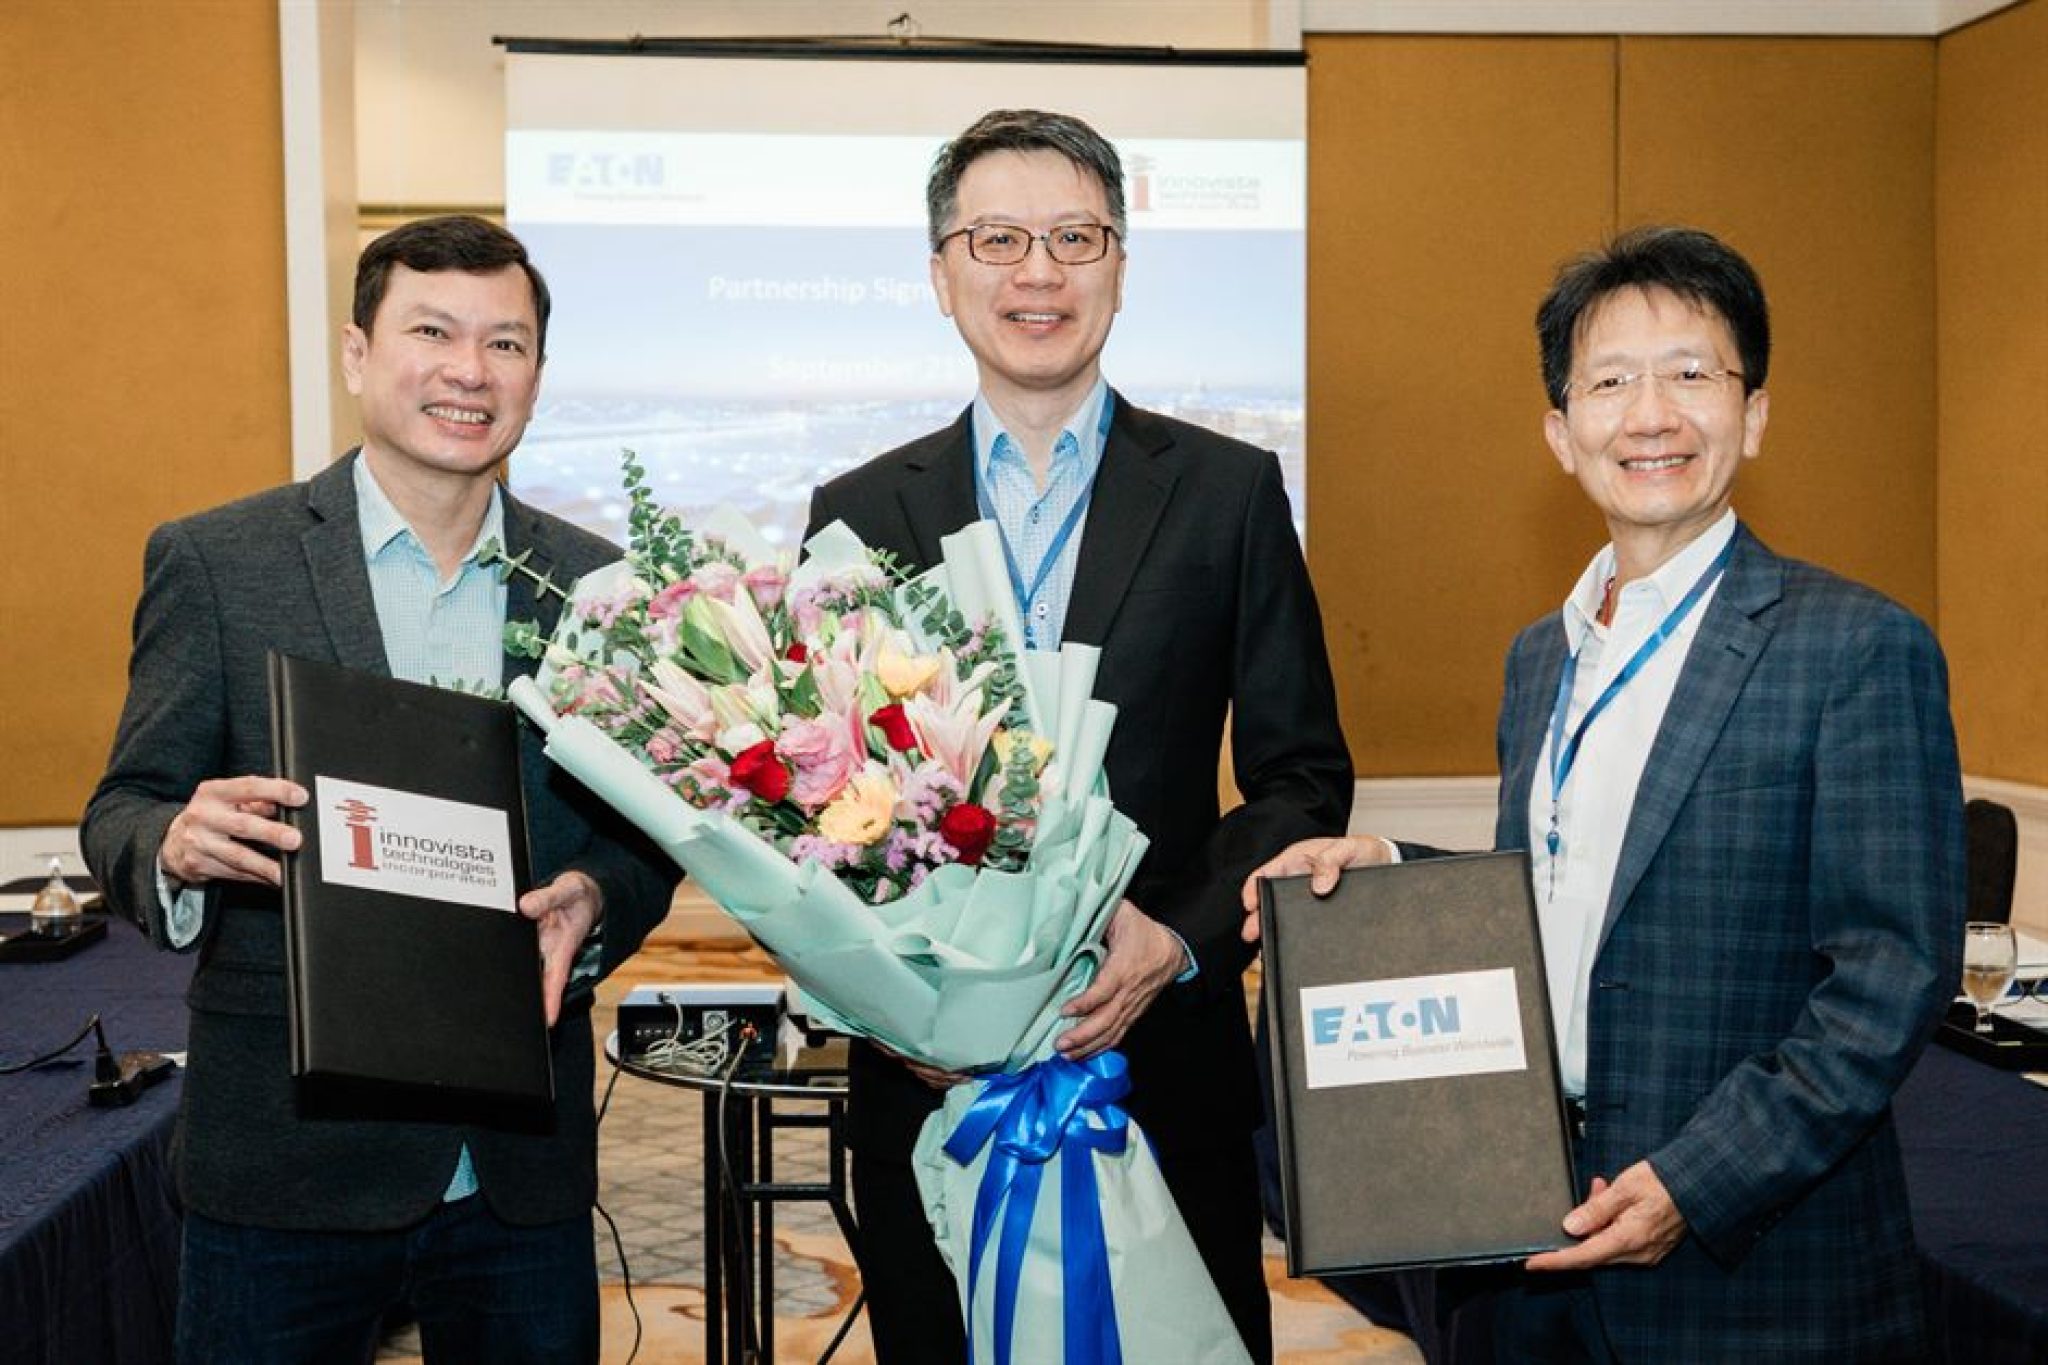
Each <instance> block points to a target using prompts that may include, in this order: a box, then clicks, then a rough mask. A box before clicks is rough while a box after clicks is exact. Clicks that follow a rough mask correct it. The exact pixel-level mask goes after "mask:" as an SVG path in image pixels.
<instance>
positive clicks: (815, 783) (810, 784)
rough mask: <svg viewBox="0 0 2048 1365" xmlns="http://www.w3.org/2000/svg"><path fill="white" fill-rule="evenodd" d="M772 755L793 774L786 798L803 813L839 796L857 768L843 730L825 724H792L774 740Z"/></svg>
mask: <svg viewBox="0 0 2048 1365" xmlns="http://www.w3.org/2000/svg"><path fill="white" fill-rule="evenodd" d="M775 752H776V755H777V756H778V757H780V758H781V759H782V760H783V761H784V762H786V763H788V764H789V765H790V766H791V767H792V768H794V769H795V770H796V778H795V781H794V782H792V783H791V785H790V789H789V797H790V800H792V801H794V802H796V803H797V804H798V805H799V806H802V807H803V808H804V809H805V810H816V809H817V808H819V807H820V806H823V805H825V804H826V803H827V802H829V801H830V800H831V799H832V798H833V797H835V796H837V795H839V792H840V789H841V788H843V787H844V786H845V785H846V784H847V782H848V781H849V780H850V779H851V778H852V777H853V774H854V772H855V770H856V769H857V768H858V767H859V766H860V765H859V759H858V756H857V755H856V754H855V753H854V750H853V745H852V743H851V741H850V740H849V738H848V736H847V732H846V729H845V727H844V726H841V725H838V724H835V723H831V722H828V721H824V720H797V721H791V722H790V723H789V724H788V725H786V726H784V727H783V730H782V734H781V735H780V736H778V737H777V738H776V741H775Z"/></svg>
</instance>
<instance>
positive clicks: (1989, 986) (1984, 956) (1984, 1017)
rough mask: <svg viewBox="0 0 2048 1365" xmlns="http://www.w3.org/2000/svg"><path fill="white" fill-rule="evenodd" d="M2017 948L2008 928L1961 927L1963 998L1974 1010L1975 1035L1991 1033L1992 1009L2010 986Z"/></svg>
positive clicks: (1976, 924)
mask: <svg viewBox="0 0 2048 1365" xmlns="http://www.w3.org/2000/svg"><path fill="white" fill-rule="evenodd" d="M2018 965H2019V945H2018V943H2017V942H2015V940H2014V939H2013V936H2012V926H2011V925H2009V924H1983V923H1977V922H1974V921H1973V922H1972V923H1969V924H1966V925H1964V926H1963V994H1964V995H1967V996H1969V997H1970V1003H1971V1004H1973V1005H1975V1006H1976V1007H1977V1032H1979V1033H1989V1032H1991V1007H1992V1006H1993V1005H1994V1004H1996V1003H1998V997H2000V996H2001V995H2004V994H2005V988H2006V987H2007V986H2010V985H2011V984H2012V976H2013V972H2014V971H2016V970H2017V969H2018Z"/></svg>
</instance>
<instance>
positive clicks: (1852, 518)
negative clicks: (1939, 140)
mask: <svg viewBox="0 0 2048 1365" xmlns="http://www.w3.org/2000/svg"><path fill="white" fill-rule="evenodd" d="M1619 85H1620V92H1621V93H1620V121H1619V128H1618V144H1619V148H1620V154H1619V155H1620V180H1619V196H1618V198H1619V219H1620V223H1621V224H1622V225H1623V226H1630V225H1634V224H1637V223H1645V222H1682V223H1690V224H1693V225H1695V226H1699V227H1703V228H1706V229H1708V230H1709V231H1712V232H1714V233H1716V234H1717V235H1720V236H1721V237H1723V238H1724V239H1725V240H1727V241H1728V242H1730V243H1731V244H1733V245H1734V246H1735V247H1736V248H1737V249H1738V250H1740V251H1741V252H1742V253H1743V254H1744V255H1745V256H1747V257H1748V258H1749V260H1750V262H1751V263H1752V264H1753V265H1755V266H1756V268H1757V272H1758V274H1760V275H1761V276H1762V277H1763V281H1764V289H1765V291H1766V292H1767V293H1768V295H1769V296H1770V300H1771V322H1772V342H1773V345H1772V357H1771V379H1770V384H1769V389H1770V393H1771V424H1770V428H1769V431H1768V432H1767V433H1766V435H1765V438H1764V453H1763V455H1762V456H1761V458H1759V459H1758V460H1757V461H1756V462H1755V463H1754V464H1753V465H1751V466H1750V467H1749V468H1747V469H1746V470H1744V472H1743V475H1742V479H1741V482H1740V483H1739V484H1738V485H1737V488H1736V499H1735V502H1736V507H1737V510H1738V511H1740V512H1741V514H1742V515H1743V516H1744V517H1745V518H1747V519H1748V520H1749V522H1750V523H1751V524H1752V525H1753V526H1755V527H1756V528H1757V530H1758V531H1759V532H1760V533H1761V534H1762V535H1763V537H1764V538H1765V539H1766V540H1767V541H1769V542H1770V543H1771V545H1772V546H1773V548H1776V549H1778V550H1780V551H1781V552H1782V553H1786V554H1791V555H1794V556H1796V557H1798V558H1801V559H1809V560H1813V561H1815V562H1817V563H1820V564H1824V565H1826V566H1827V567H1829V568H1831V569H1834V570H1836V571H1837V572H1839V573H1843V574H1846V575H1848V576H1849V577H1851V578H1855V579H1859V580H1861V581H1863V582H1865V583H1869V584H1871V585H1872V586H1874V587H1876V588H1878V589H1880V590H1881V591H1883V592H1886V593H1888V594H1890V595H1891V596H1893V597H1895V598H1897V599H1898V600H1900V601H1901V602H1904V603H1905V604H1906V605H1907V606H1909V607H1911V608H1912V609H1913V610H1914V611H1916V612H1919V613H1920V614H1921V615H1922V616H1924V617H1926V618H1928V619H1929V620H1932V619H1933V616H1934V610H1935V592H1934V535H1935V529H1934V517H1933V515H1932V509H1933V507H1934V496H1935V423H1934V405H1935V389H1934V385H1935V378H1934V137H1933V111H1934V45H1933V44H1932V43H1931V42H1928V41H1926V40H1923V39H1912V38H1901V39H1864V38H1843V39H1819V38H1815V39H1808V38H1760V39H1752V38H1743V39H1716V38H1684V39H1674V38H1631V39H1626V40H1624V41H1623V42H1622V44H1621V68H1620V82H1619Z"/></svg>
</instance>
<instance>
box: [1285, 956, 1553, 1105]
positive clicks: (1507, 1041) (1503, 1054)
mask: <svg viewBox="0 0 2048 1365" xmlns="http://www.w3.org/2000/svg"><path fill="white" fill-rule="evenodd" d="M1519 1002H1520V997H1519V994H1518V992H1517V991H1516V989H1515V974H1514V972H1513V971H1512V970H1511V969H1508V968H1505V967H1494V968H1484V969H1481V970H1479V971H1472V972H1445V973H1442V974H1440V975H1436V976H1409V977H1400V978H1396V979H1392V980H1384V981H1346V982H1341V983H1338V984H1335V985H1329V986H1307V987H1304V988H1302V990H1301V992H1300V1003H1299V1009H1300V1012H1301V1013H1300V1016H1299V1017H1300V1021H1301V1022H1300V1029H1301V1032H1300V1035H1299V1036H1300V1039H1301V1063H1302V1069H1303V1072H1304V1078H1305V1079H1306V1080H1307V1082H1308V1087H1309V1089H1311V1090H1319V1089H1322V1088H1323V1087H1324V1086H1335V1085H1374V1084H1379V1083H1383V1082H1387V1081H1415V1080H1426V1079H1429V1078H1431V1077H1437V1076H1467V1075H1473V1074H1476V1073H1479V1072H1486V1071H1518V1070H1521V1069H1522V1068H1523V1067H1524V1066H1525V1065H1527V1056H1528V1054H1527V1051H1526V1050H1525V1048H1524V1045H1523V1038H1522V1015H1521V1007H1520V1003H1519Z"/></svg>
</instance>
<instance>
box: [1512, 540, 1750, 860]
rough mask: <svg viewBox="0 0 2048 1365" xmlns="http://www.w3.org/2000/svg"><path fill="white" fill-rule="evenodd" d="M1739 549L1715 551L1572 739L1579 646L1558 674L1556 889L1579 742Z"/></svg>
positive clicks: (1553, 725) (1554, 719)
mask: <svg viewBox="0 0 2048 1365" xmlns="http://www.w3.org/2000/svg"><path fill="white" fill-rule="evenodd" d="M1734 551H1735V540H1734V538H1733V537H1732V536H1731V537H1730V538H1729V540H1728V543H1727V544H1726V545H1724V546H1722V547H1721V553H1719V554H1717V555H1715V556H1714V562H1713V563H1711V564H1709V565H1707V569H1706V572H1705V573H1702V574H1701V575H1700V576H1699V579H1698V581H1697V582H1695V583H1694V584H1693V585H1692V587H1691V588H1689V589H1687V590H1686V594H1685V596H1683V597H1681V598H1679V599H1678V605H1677V606H1675V607H1673V608H1672V609H1671V612H1670V614H1669V615H1668V616H1666V617H1665V618H1664V621H1663V624H1661V625H1659V626H1658V627H1657V629H1656V630H1655V631H1654V632H1652V633H1651V635H1650V638H1649V639H1647V640H1645V641H1643V642H1642V644H1641V645H1639V646H1637V647H1636V652H1635V654H1634V655H1633V656H1632V657H1631V658H1630V659H1629V661H1628V662H1627V663H1625V664H1623V665H1622V667H1621V672H1619V673H1617V674H1615V675H1614V679H1613V681H1611V682H1609V683H1608V684H1607V686H1606V687H1605V688H1604V689H1603V690H1602V691H1601V693H1600V695H1599V696H1598V697H1597V698H1595V699H1594V702H1593V704H1592V705H1591V706H1589V707H1587V708H1586V714H1585V715H1583V716H1581V717H1580V718H1579V723H1578V726H1577V728H1576V729H1574V730H1573V731H1572V734H1571V738H1570V739H1569V740H1567V739H1566V738H1565V734H1564V722H1565V715H1566V713H1567V712H1568V711H1570V709H1571V704H1572V688H1573V686H1574V685H1575V684H1576V683H1577V682H1578V677H1579V653H1578V651H1576V650H1575V651H1573V652H1572V654H1571V655H1569V656H1568V657H1567V658H1566V659H1565V662H1564V670H1563V671H1562V672H1561V673H1560V674H1559V675H1558V679H1557V704H1556V705H1555V706H1553V707H1552V708H1551V711H1550V833H1549V834H1548V835H1546V836H1544V846H1545V847H1546V848H1548V849H1549V850H1550V858H1551V865H1550V881H1551V887H1552V889H1553V890H1555V889H1556V886H1557V854H1558V850H1559V849H1561V848H1563V847H1564V836H1563V834H1562V833H1561V832H1560V831H1559V829H1558V823H1557V809H1558V804H1559V801H1560V800H1561V799H1562V797H1563V795H1564V784H1565V783H1566V782H1567V781H1569V780H1570V778H1571V775H1572V767H1573V765H1574V764H1576V763H1577V762H1578V761H1579V745H1580V743H1581V742H1582V741H1583V740H1584V739H1585V738H1586V731H1587V730H1589V729H1591V728H1592V726H1593V722H1594V721H1596V720H1598V719H1599V718H1600V713H1601V712H1603V711H1605V710H1606V709H1607V704H1608V703H1609V702H1611V701H1613V700H1614V699H1615V698H1616V697H1617V696H1619V695H1620V694H1621V689H1622V688H1624V687H1627V686H1628V685H1629V684H1630V683H1631V682H1633V681H1635V676H1636V674H1638V673H1640V672H1642V671H1643V666H1644V665H1645V664H1647V663H1649V662H1650V657H1651V656H1652V655H1654V654H1655V653H1656V652H1657V651H1658V650H1659V649H1661V648H1662V647H1663V645H1664V642H1665V641H1666V640H1668V639H1670V638H1671V636H1672V634H1673V633H1674V632H1676V631H1677V629H1678V627H1679V625H1680V623H1682V622H1683V621H1684V620H1685V618H1686V617H1688V616H1690V615H1691V614H1692V609H1693V608H1694V607H1696V606H1698V605H1699V604H1700V599H1701V598H1702V597H1705V596H1706V595H1707V590H1708V589H1709V588H1711V587H1713V586H1714V584H1715V582H1716V581H1717V580H1718V579H1719V578H1720V577H1721V572H1722V570H1724V569H1726V568H1727V567H1728V558H1729V556H1730V555H1731V554H1733V553H1734Z"/></svg>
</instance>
